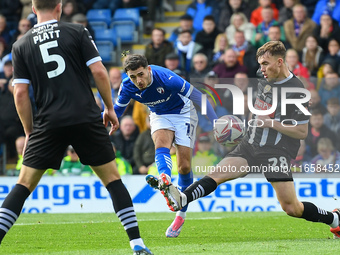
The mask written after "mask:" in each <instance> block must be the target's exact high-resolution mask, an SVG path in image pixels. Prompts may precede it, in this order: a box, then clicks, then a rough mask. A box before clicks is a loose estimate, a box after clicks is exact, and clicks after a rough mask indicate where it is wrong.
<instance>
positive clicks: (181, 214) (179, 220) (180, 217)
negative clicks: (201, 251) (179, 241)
mask: <svg viewBox="0 0 340 255" xmlns="http://www.w3.org/2000/svg"><path fill="white" fill-rule="evenodd" d="M176 156H177V168H178V175H179V178H178V188H179V190H181V191H184V190H185V189H186V188H187V187H189V186H190V185H191V184H192V182H193V174H192V171H191V157H192V149H191V148H190V147H186V146H182V145H176ZM163 178H166V176H164V177H163ZM187 209H188V206H184V207H183V208H182V209H181V210H180V211H178V212H177V213H176V217H175V219H174V221H173V222H172V223H171V225H170V226H169V227H168V229H167V230H166V232H165V235H166V236H167V237H178V236H179V234H180V232H181V230H182V227H183V224H184V221H185V218H186V211H187Z"/></svg>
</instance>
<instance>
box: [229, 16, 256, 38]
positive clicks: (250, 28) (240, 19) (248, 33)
mask: <svg viewBox="0 0 340 255" xmlns="http://www.w3.org/2000/svg"><path fill="white" fill-rule="evenodd" d="M236 30H240V31H243V32H244V36H245V38H246V40H247V41H248V42H250V40H251V37H252V36H253V32H254V30H255V26H254V25H253V24H252V23H250V22H248V19H247V18H246V16H245V15H244V14H243V13H239V12H238V13H234V14H233V15H232V16H231V18H230V25H229V26H228V27H227V29H226V33H227V38H228V41H229V44H235V39H234V35H235V32H236Z"/></svg>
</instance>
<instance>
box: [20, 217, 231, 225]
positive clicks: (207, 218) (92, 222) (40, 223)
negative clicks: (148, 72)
mask: <svg viewBox="0 0 340 255" xmlns="http://www.w3.org/2000/svg"><path fill="white" fill-rule="evenodd" d="M225 218H226V217H206V218H191V219H190V218H186V219H185V220H189V221H191V220H221V219H225ZM137 220H138V222H141V221H171V219H138V217H137ZM114 222H119V221H70V222H39V223H38V222H35V223H15V224H14V226H31V225H67V224H98V223H114Z"/></svg>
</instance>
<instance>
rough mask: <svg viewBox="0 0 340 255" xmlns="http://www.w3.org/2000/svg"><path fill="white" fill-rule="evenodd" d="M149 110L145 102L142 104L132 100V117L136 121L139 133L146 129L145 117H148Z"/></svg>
mask: <svg viewBox="0 0 340 255" xmlns="http://www.w3.org/2000/svg"><path fill="white" fill-rule="evenodd" d="M149 114H150V112H149V109H148V107H147V106H146V105H145V104H142V103H140V102H138V101H134V104H133V109H132V118H133V121H134V122H135V123H136V125H137V127H138V130H139V133H142V132H144V131H145V130H147V129H148V127H147V123H146V121H145V120H146V118H148V116H149Z"/></svg>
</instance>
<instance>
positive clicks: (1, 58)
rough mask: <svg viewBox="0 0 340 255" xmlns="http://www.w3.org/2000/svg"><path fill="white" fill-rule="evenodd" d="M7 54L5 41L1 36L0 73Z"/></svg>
mask: <svg viewBox="0 0 340 255" xmlns="http://www.w3.org/2000/svg"><path fill="white" fill-rule="evenodd" d="M9 56H10V55H9V54H8V51H7V50H6V42H5V40H4V39H3V38H1V37H0V73H2V72H3V71H4V63H5V61H6V58H8V57H9Z"/></svg>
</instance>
